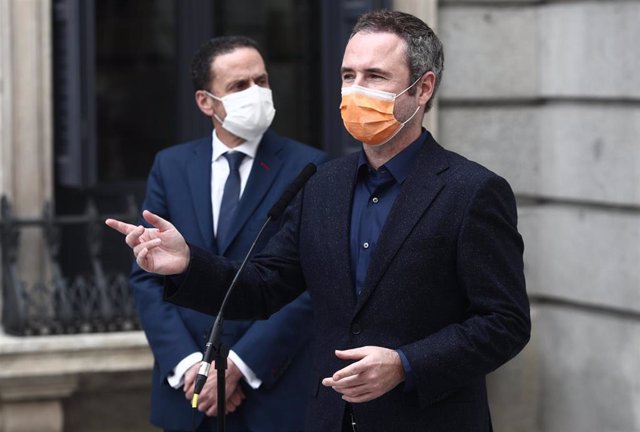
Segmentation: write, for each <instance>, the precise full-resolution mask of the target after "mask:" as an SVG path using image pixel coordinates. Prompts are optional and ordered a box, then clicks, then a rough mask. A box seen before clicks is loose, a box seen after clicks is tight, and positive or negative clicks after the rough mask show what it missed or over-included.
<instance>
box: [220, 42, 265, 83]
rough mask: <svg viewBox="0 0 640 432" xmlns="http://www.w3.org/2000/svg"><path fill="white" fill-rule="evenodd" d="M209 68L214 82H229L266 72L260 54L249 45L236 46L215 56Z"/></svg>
mask: <svg viewBox="0 0 640 432" xmlns="http://www.w3.org/2000/svg"><path fill="white" fill-rule="evenodd" d="M211 70H212V72H213V76H214V83H217V82H231V81H236V80H240V79H246V78H249V77H255V76H258V75H261V74H264V73H266V68H265V65H264V60H263V59H262V56H261V55H260V53H259V52H258V51H256V50H255V49H253V48H249V47H241V48H236V49H234V50H233V51H231V52H228V53H225V54H221V55H219V56H217V57H216V58H214V59H213V62H212V63H211Z"/></svg>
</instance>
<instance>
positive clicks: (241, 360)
mask: <svg viewBox="0 0 640 432" xmlns="http://www.w3.org/2000/svg"><path fill="white" fill-rule="evenodd" d="M192 75H193V81H194V86H195V91H196V93H195V98H196V103H197V104H198V106H199V108H200V109H201V110H202V112H203V113H204V114H205V115H207V116H208V117H211V119H212V123H213V126H214V132H213V134H212V135H211V136H208V137H205V138H202V139H199V140H195V141H192V142H188V143H185V144H181V145H177V146H174V147H170V148H168V149H166V150H163V151H161V152H159V153H158V155H157V156H156V159H155V161H154V164H153V167H152V169H151V172H150V174H149V178H148V183H147V194H146V198H145V201H144V205H143V208H145V209H149V210H151V211H153V212H154V213H157V214H158V215H162V217H164V218H166V219H167V220H170V221H172V223H173V224H174V225H175V226H176V227H178V228H179V229H180V230H181V231H182V233H183V235H184V236H185V238H186V239H188V240H189V242H190V243H191V244H194V245H198V246H199V247H201V248H203V249H205V250H207V251H210V252H211V253H216V254H220V255H224V256H227V257H229V258H232V259H241V258H242V257H243V256H244V255H245V254H246V253H247V251H248V250H249V247H250V246H251V243H252V242H253V240H254V238H255V237H256V235H257V234H258V230H259V229H260V227H261V225H262V223H263V222H264V221H265V220H266V218H267V216H266V214H267V211H268V210H269V209H270V208H271V206H272V205H273V204H274V203H275V202H276V200H277V199H278V198H279V197H280V195H281V194H282V192H283V191H284V190H285V189H286V187H287V186H288V185H289V184H290V183H291V181H292V180H293V179H294V177H295V176H296V175H297V174H298V173H299V172H300V170H301V169H302V168H303V167H304V166H305V165H306V164H307V163H309V162H315V163H319V162H321V161H323V160H324V159H325V156H324V154H323V153H322V152H320V151H318V150H315V149H313V148H311V147H308V146H305V145H303V144H300V143H298V142H295V141H293V140H290V139H287V138H283V137H281V136H278V135H277V134H276V133H275V132H273V131H271V130H268V129H267V127H268V126H269V124H270V123H271V119H272V118H273V107H272V106H271V105H270V102H271V101H270V90H269V82H268V75H267V72H266V69H265V65H264V62H263V60H262V57H261V55H260V53H259V52H258V48H257V46H256V44H255V42H254V41H252V40H251V39H248V38H244V37H221V38H214V39H212V40H210V41H208V42H207V43H205V44H204V45H203V46H202V48H201V49H200V51H199V52H198V53H197V54H196V56H195V58H194V61H193V67H192ZM243 94H248V97H246V98H245V99H244V100H242V99H241V102H242V103H240V104H238V103H236V102H234V98H236V99H235V100H237V98H243ZM256 95H258V99H259V100H258V101H257V102H258V104H254V105H252V102H253V101H255V99H257V97H256ZM216 98H218V99H216ZM247 101H248V102H247ZM247 107H249V109H248V110H247ZM251 110H253V111H251ZM227 152H236V153H239V152H243V153H244V156H243V157H242V159H243V160H242V162H241V164H240V166H239V168H238V170H239V175H240V178H241V180H242V183H244V187H243V191H242V194H241V197H240V200H239V202H238V203H237V208H236V210H235V213H234V214H233V219H232V223H231V224H230V225H228V226H227V227H226V228H223V227H222V226H221V225H222V223H221V222H220V219H221V216H220V209H221V206H222V203H221V200H222V199H224V198H223V195H224V190H223V187H224V186H225V184H226V183H225V180H226V178H227V173H228V172H229V171H230V168H229V164H228V163H227V160H226V159H225V155H224V153H227ZM216 228H217V229H216ZM269 230H270V231H267V232H266V233H265V234H263V236H262V237H261V239H262V240H261V243H260V244H258V245H257V248H256V250H260V249H261V248H262V247H263V245H264V244H265V243H266V241H267V239H268V238H269V237H270V236H271V235H272V234H273V233H274V232H275V231H276V230H277V226H275V225H274V226H270V227H269ZM130 285H131V288H132V290H133V293H134V296H135V300H136V305H137V308H138V310H139V315H140V320H141V322H142V326H143V328H144V331H145V333H146V335H147V339H148V341H149V344H150V346H151V349H152V351H153V354H154V358H155V365H154V370H153V383H152V386H153V388H152V395H151V421H152V423H153V424H155V425H156V426H159V427H161V428H164V429H165V430H172V431H174V430H175V431H178V430H179V431H191V430H192V429H191V424H192V423H191V421H192V414H193V413H192V408H191V404H190V399H191V397H192V395H193V382H194V377H195V375H196V372H197V370H198V367H199V364H200V361H201V359H202V352H203V351H204V345H205V342H206V336H207V333H208V330H209V328H210V327H211V324H212V322H213V318H212V316H210V315H205V314H203V313H200V312H196V311H193V310H190V309H186V308H182V307H178V306H174V305H171V304H169V303H164V302H163V301H162V288H161V287H162V278H161V277H160V276H158V275H153V274H149V273H147V272H145V271H143V270H141V269H140V268H139V267H138V266H137V265H135V264H134V268H133V271H132V274H131V278H130ZM311 325H312V311H311V305H310V300H309V296H308V294H305V295H302V296H300V298H298V299H296V300H295V301H294V302H292V303H291V304H290V305H288V306H286V307H285V308H283V309H282V310H281V311H280V312H278V313H276V314H274V315H273V316H272V317H271V318H270V319H269V320H266V321H257V322H255V321H226V323H225V326H224V337H223V342H224V343H225V344H226V345H227V346H228V347H230V349H231V353H230V355H229V361H228V371H227V375H228V377H227V390H228V394H229V397H228V400H227V409H229V410H230V411H233V412H231V413H229V415H228V416H227V418H226V424H227V429H228V430H230V431H280V430H301V429H302V426H303V423H302V422H303V419H304V409H305V406H306V401H307V399H308V397H309V391H308V383H309V376H310V370H311V369H310V365H311V353H310V351H309V342H310V339H311V337H310V336H311V332H310V327H311ZM198 408H199V409H200V410H201V411H203V412H202V413H201V412H198V415H197V425H198V429H197V430H199V431H200V430H206V431H211V430H215V426H216V421H215V419H213V420H212V419H211V418H210V417H211V416H214V415H216V412H217V401H216V373H215V370H214V369H213V365H212V373H211V374H210V375H209V379H208V381H207V384H206V385H205V387H204V389H203V391H202V392H201V393H200V395H199V406H198ZM205 414H206V415H205Z"/></svg>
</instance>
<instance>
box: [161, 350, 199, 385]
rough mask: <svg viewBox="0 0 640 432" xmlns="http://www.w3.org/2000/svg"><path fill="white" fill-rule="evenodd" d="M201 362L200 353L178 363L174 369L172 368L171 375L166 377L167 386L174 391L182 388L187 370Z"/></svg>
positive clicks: (190, 355) (195, 353)
mask: <svg viewBox="0 0 640 432" xmlns="http://www.w3.org/2000/svg"><path fill="white" fill-rule="evenodd" d="M201 361H202V353H201V352H194V353H192V354H189V355H188V356H186V357H185V358H183V359H182V360H180V363H178V364H177V365H176V367H175V368H173V373H171V374H170V375H169V376H168V377H167V382H168V383H169V385H170V386H171V387H173V388H174V389H178V388H180V387H182V386H183V385H184V374H186V373H187V371H188V370H189V368H191V366H193V365H194V364H196V363H199V362H201Z"/></svg>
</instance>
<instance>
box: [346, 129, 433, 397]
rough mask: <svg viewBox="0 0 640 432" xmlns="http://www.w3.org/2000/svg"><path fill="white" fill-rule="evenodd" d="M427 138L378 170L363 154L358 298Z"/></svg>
mask: <svg viewBox="0 0 640 432" xmlns="http://www.w3.org/2000/svg"><path fill="white" fill-rule="evenodd" d="M426 138H427V131H426V130H423V131H422V134H421V135H420V137H418V139H417V140H415V141H414V142H413V143H411V144H410V145H409V146H408V147H407V148H405V149H404V150H402V151H401V152H400V153H398V154H397V155H396V156H394V157H393V159H391V160H389V161H388V162H387V163H385V164H384V165H382V166H381V167H380V168H378V169H377V170H374V169H373V168H372V167H371V166H370V165H369V163H368V161H367V157H366V156H365V154H364V151H362V152H361V153H360V157H359V160H358V170H357V179H356V187H355V191H354V194H353V204H352V209H351V233H350V247H351V268H352V270H353V279H354V281H355V287H356V292H355V295H356V296H358V295H360V292H361V291H362V288H363V287H364V283H365V279H366V276H367V272H368V270H369V263H370V262H371V256H372V255H373V253H374V251H375V249H376V245H377V244H378V238H379V237H380V233H381V232H382V228H383V227H384V225H385V222H386V221H387V217H388V216H389V212H390V211H391V207H393V203H394V202H395V200H396V198H397V197H398V195H399V194H400V190H401V189H402V184H403V183H404V181H405V179H406V178H407V176H408V175H409V173H410V172H411V169H412V168H413V163H414V162H415V160H416V159H417V156H418V153H419V152H420V150H421V149H422V147H423V145H424V142H425V140H426ZM388 229H393V227H389V228H388ZM397 351H398V354H400V358H401V360H402V366H403V367H404V370H405V379H406V381H405V388H406V389H409V388H412V387H413V379H412V376H411V368H410V366H409V362H408V361H407V358H406V356H405V355H404V353H403V352H402V351H401V350H397Z"/></svg>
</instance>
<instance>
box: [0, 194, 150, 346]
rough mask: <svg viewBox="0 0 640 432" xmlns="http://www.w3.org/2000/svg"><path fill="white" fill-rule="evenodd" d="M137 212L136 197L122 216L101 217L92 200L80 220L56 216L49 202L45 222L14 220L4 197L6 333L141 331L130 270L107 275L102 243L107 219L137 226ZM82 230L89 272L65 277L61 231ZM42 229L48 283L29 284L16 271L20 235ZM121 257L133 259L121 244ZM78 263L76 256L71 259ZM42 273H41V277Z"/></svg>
mask: <svg viewBox="0 0 640 432" xmlns="http://www.w3.org/2000/svg"><path fill="white" fill-rule="evenodd" d="M136 209H137V207H136V204H135V202H134V199H133V197H129V198H128V199H127V209H126V211H125V212H124V213H120V214H108V215H107V214H99V213H98V210H97V207H96V205H95V203H94V202H93V201H92V200H89V201H88V202H87V206H86V209H85V212H84V213H83V214H78V215H54V212H53V209H52V206H51V204H50V203H45V205H44V208H43V211H42V217H41V218H16V217H15V216H14V215H13V213H12V206H11V203H10V202H9V200H8V199H7V198H6V197H4V196H3V197H2V198H1V201H0V253H1V255H2V323H3V326H4V330H5V332H7V333H10V334H14V335H20V336H27V335H48V334H73V333H89V332H112V331H127V330H134V329H139V328H140V325H139V322H138V319H137V314H136V310H135V307H134V304H133V300H132V297H131V294H130V292H129V288H128V282H127V279H128V269H124V270H123V269H120V270H109V271H107V270H105V266H104V265H103V262H102V258H103V256H102V255H103V253H104V251H103V240H104V238H105V236H106V235H107V233H108V230H109V228H107V227H106V226H105V225H104V220H105V219H106V218H107V217H115V218H118V219H122V220H126V221H131V222H133V221H135V220H136V218H137V217H136V215H137V210H136ZM69 227H71V228H72V229H74V230H82V231H81V232H82V233H83V235H81V236H79V237H80V238H81V239H82V241H81V243H83V244H78V245H77V247H76V248H74V252H73V253H75V254H78V256H77V257H78V258H79V257H80V255H79V254H86V255H87V256H82V258H83V259H84V260H86V259H87V258H88V262H89V263H90V265H89V269H88V271H85V272H83V273H80V274H75V275H71V276H69V275H65V274H63V271H62V269H61V264H60V261H61V253H60V250H61V247H60V246H61V233H62V229H63V228H69ZM27 228H30V229H33V228H36V229H39V230H41V232H42V238H43V241H44V244H45V249H46V251H45V254H44V255H45V259H46V260H47V261H48V262H47V264H46V267H47V268H48V270H47V271H46V273H47V274H48V275H49V276H48V278H49V279H48V280H44V279H42V280H37V281H35V282H30V283H26V282H24V281H23V280H22V278H21V276H20V274H19V270H18V259H19V249H20V234H21V232H22V231H23V230H24V229H27ZM121 245H122V249H121V253H123V254H130V251H128V250H127V248H126V246H125V245H124V243H123V242H121ZM72 258H76V257H72ZM38 273H43V272H38Z"/></svg>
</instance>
